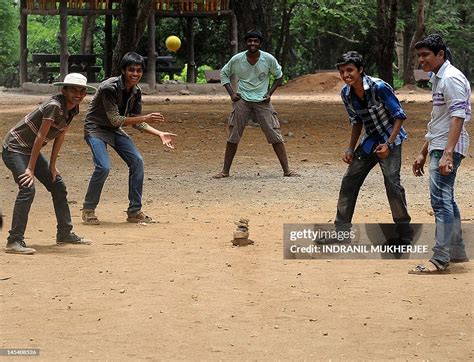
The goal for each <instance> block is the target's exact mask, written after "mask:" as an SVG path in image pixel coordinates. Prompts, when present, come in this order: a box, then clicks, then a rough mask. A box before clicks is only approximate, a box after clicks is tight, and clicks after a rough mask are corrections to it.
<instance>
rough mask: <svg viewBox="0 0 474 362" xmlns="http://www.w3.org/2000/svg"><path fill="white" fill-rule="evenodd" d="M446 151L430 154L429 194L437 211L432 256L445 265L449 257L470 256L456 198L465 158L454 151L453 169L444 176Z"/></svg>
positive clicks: (435, 151)
mask: <svg viewBox="0 0 474 362" xmlns="http://www.w3.org/2000/svg"><path fill="white" fill-rule="evenodd" d="M442 156H443V151H438V150H434V151H432V152H431V154H430V196H431V207H432V208H433V212H434V214H435V222H436V235H435V246H434V247H433V252H434V253H433V258H432V259H435V260H437V261H438V262H440V263H441V264H443V265H446V264H448V263H449V260H450V259H464V258H467V256H466V251H465V245H464V240H463V238H462V230H461V214H460V212H459V208H458V205H457V204H456V201H454V183H455V181H456V173H457V170H458V168H459V166H460V165H461V160H462V158H463V156H462V155H460V154H459V153H454V155H453V166H454V168H453V172H451V173H450V174H449V175H447V176H443V175H442V174H441V173H440V172H439V169H438V164H439V160H440V159H441V157H442Z"/></svg>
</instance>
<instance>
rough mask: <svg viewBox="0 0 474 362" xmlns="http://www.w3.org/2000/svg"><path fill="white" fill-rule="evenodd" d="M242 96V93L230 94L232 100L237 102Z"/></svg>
mask: <svg viewBox="0 0 474 362" xmlns="http://www.w3.org/2000/svg"><path fill="white" fill-rule="evenodd" d="M241 98H242V97H241V96H240V93H233V94H232V95H231V96H230V99H232V102H237V101H239V100H240V99H241Z"/></svg>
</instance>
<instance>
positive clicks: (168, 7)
mask: <svg viewBox="0 0 474 362" xmlns="http://www.w3.org/2000/svg"><path fill="white" fill-rule="evenodd" d="M110 3H112V4H118V5H119V4H120V3H121V0H68V1H67V8H68V9H108V8H109V4H110ZM116 6H117V5H115V6H114V7H116ZM26 7H27V9H28V10H56V9H58V8H59V1H58V0H27V2H26ZM155 9H156V10H160V11H221V10H229V0H155Z"/></svg>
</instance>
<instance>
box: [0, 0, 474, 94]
mask: <svg viewBox="0 0 474 362" xmlns="http://www.w3.org/2000/svg"><path fill="white" fill-rule="evenodd" d="M122 1H123V4H122V6H123V7H124V6H128V7H130V6H132V7H136V8H137V9H136V10H137V11H127V13H126V14H125V15H124V18H125V17H126V18H127V19H124V18H119V17H117V18H115V19H114V21H113V24H114V35H113V41H114V43H115V44H116V48H115V50H114V57H117V58H120V56H121V54H123V53H124V52H126V51H129V50H135V51H137V52H138V53H140V54H143V55H146V54H147V48H146V44H147V31H146V27H141V28H142V31H141V32H140V31H139V32H134V34H135V39H134V42H132V43H131V42H128V43H127V42H124V41H121V40H123V38H124V37H127V36H129V35H127V29H123V24H130V20H132V21H133V20H134V19H130V17H131V16H139V14H140V12H139V10H140V7H142V8H143V7H146V6H150V4H149V3H150V0H141V1H140V0H135V1H130V0H122ZM231 6H232V8H233V9H234V11H235V13H236V17H237V20H238V30H239V49H244V44H243V35H244V34H245V31H246V30H248V29H250V28H256V29H260V30H261V31H262V32H263V34H264V35H265V38H266V42H265V44H264V49H265V50H267V51H269V52H271V53H272V54H274V55H275V56H276V57H277V59H278V60H279V62H280V63H281V64H282V66H283V68H284V72H285V77H286V80H288V79H291V78H295V77H297V76H300V75H303V74H307V73H314V72H315V71H317V70H325V69H333V68H334V63H335V59H336V58H337V57H338V56H339V55H340V54H341V53H343V52H345V51H347V50H357V51H359V52H361V53H362V54H363V55H364V56H365V59H366V62H367V70H368V72H369V73H370V74H374V75H378V76H380V77H382V78H383V79H385V80H387V81H389V82H390V83H392V84H394V85H395V86H396V87H398V86H401V85H403V84H411V83H414V79H413V69H414V68H415V67H416V59H415V57H414V52H413V44H414V42H415V41H417V40H418V39H420V38H421V37H422V36H423V35H425V34H428V33H432V32H437V33H441V34H442V35H443V36H444V39H445V40H446V42H447V44H448V46H449V47H450V49H451V51H452V53H453V59H454V63H455V65H456V66H457V67H458V68H460V69H461V70H462V71H463V72H464V73H465V74H466V76H467V77H468V78H469V79H471V80H472V75H473V74H474V62H473V60H472V58H473V56H474V45H473V44H474V24H473V17H474V15H473V13H474V5H473V2H472V0H455V1H454V0H351V1H343V0H234V1H232V2H231ZM142 10H143V9H142ZM0 17H1V18H2V22H1V23H0V39H1V44H0V66H1V68H2V70H3V72H2V73H1V74H0V85H4V86H8V87H12V86H17V85H18V65H19V54H18V53H19V33H18V24H19V8H18V5H17V4H15V0H1V2H0ZM136 20H137V21H139V20H140V19H139V18H137V19H136ZM193 26H194V30H195V39H194V41H195V44H196V50H195V58H196V63H197V66H198V67H200V69H201V70H202V69H209V68H212V69H219V68H221V67H222V66H223V65H224V64H225V62H226V61H227V60H228V59H229V57H230V55H231V54H230V51H231V50H230V49H231V46H230V26H231V24H230V20H229V19H228V18H220V19H209V18H208V19H205V18H199V19H198V18H196V19H194V24H193ZM103 28H104V19H103V17H84V18H83V17H73V16H71V17H69V18H68V44H69V52H70V53H71V54H74V53H87V52H92V53H94V54H96V55H97V56H98V58H99V63H100V61H101V60H100V59H102V58H103V55H104V49H103V44H104V32H103ZM58 31H59V17H57V16H29V17H28V50H29V54H32V53H53V52H56V53H58V52H59V43H58V41H57V35H58V34H57V33H58ZM185 31H186V20H185V19H181V18H157V19H156V29H155V33H156V42H157V49H158V52H159V54H160V55H165V54H167V53H168V52H167V50H166V48H165V47H164V40H165V39H166V37H167V36H168V35H171V34H174V35H177V36H179V37H180V38H181V39H182V41H183V46H182V47H181V49H180V51H178V53H177V57H178V59H179V61H180V62H182V63H184V62H185V59H186V57H185V55H186V54H185V49H186V47H185V44H186V38H185V33H186V32H185ZM87 34H89V36H88V35H87ZM91 34H92V35H93V36H91ZM128 34H130V32H128ZM124 44H127V45H124ZM127 46H128V49H127ZM130 47H132V48H133V49H129V48H130ZM32 74H33V75H34V69H32Z"/></svg>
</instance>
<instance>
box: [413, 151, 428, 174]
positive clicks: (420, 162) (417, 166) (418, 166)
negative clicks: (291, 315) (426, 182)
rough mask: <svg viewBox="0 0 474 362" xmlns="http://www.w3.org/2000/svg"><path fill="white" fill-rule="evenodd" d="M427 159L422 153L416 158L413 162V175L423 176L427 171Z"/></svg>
mask: <svg viewBox="0 0 474 362" xmlns="http://www.w3.org/2000/svg"><path fill="white" fill-rule="evenodd" d="M425 162H426V157H425V156H423V155H422V154H421V153H420V154H419V155H418V156H417V157H416V159H415V161H413V166H412V168H413V174H414V175H415V176H417V177H419V176H423V175H424V174H425V171H424V170H423V167H424V166H425Z"/></svg>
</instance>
